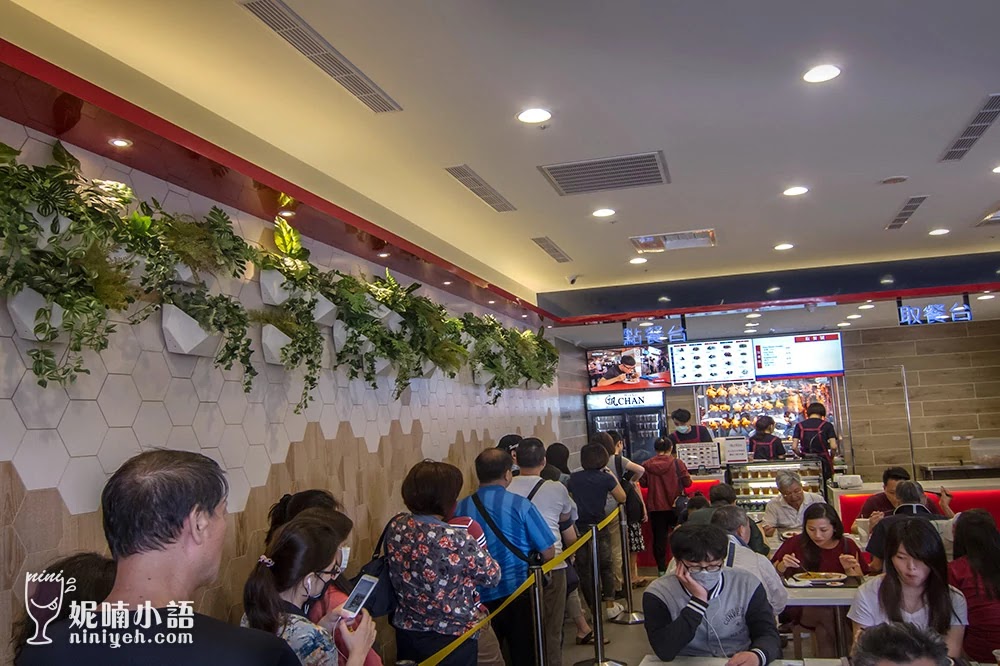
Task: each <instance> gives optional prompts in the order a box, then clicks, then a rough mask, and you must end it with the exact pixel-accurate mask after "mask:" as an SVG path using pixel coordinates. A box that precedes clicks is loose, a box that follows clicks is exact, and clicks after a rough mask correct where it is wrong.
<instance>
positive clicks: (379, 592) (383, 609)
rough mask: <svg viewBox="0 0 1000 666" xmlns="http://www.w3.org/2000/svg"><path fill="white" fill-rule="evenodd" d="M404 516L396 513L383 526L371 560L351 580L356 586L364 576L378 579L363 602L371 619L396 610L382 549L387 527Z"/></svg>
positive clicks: (393, 591) (394, 593)
mask: <svg viewBox="0 0 1000 666" xmlns="http://www.w3.org/2000/svg"><path fill="white" fill-rule="evenodd" d="M405 515H406V514H405V513H397V514H396V515H395V516H393V517H392V519H391V520H390V521H389V522H388V523H386V524H385V527H384V528H383V529H382V535H381V536H380V537H379V538H378V543H377V544H375V552H373V553H372V559H371V560H370V561H369V562H368V564H366V565H364V566H363V567H361V573H359V574H358V575H357V576H356V577H354V578H353V579H352V580H351V584H352V585H356V584H357V582H358V581H359V580H361V577H362V576H364V575H368V576H374V577H375V578H378V584H377V585H376V586H375V589H374V590H372V593H371V594H370V595H369V596H368V601H366V602H365V608H366V609H367V610H368V612H369V613H370V614H371V616H372V617H382V616H384V615H388V614H389V613H391V612H392V611H394V610H396V590H395V589H394V588H393V587H392V579H391V578H390V577H389V562H388V561H387V559H386V555H385V554H384V553H383V552H382V547H383V546H384V545H385V535H386V534H387V533H388V532H389V526H390V525H392V523H393V522H395V521H396V519H397V518H399V517H400V516H405Z"/></svg>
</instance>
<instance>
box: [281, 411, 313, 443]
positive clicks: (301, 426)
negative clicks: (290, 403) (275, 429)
mask: <svg viewBox="0 0 1000 666" xmlns="http://www.w3.org/2000/svg"><path fill="white" fill-rule="evenodd" d="M282 425H284V426H285V433H286V434H287V435H288V439H289V440H291V441H293V442H301V441H302V440H303V439H305V436H306V426H307V425H309V423H308V422H307V421H306V417H305V416H303V415H302V414H296V413H295V412H293V411H292V410H291V409H289V410H288V412H287V413H286V414H285V420H284V422H283V423H282Z"/></svg>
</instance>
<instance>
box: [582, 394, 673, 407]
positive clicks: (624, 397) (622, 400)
mask: <svg viewBox="0 0 1000 666" xmlns="http://www.w3.org/2000/svg"><path fill="white" fill-rule="evenodd" d="M642 407H663V391H642V392H636V393H611V394H591V395H588V396H587V409H588V410H590V411H600V410H604V409H637V408H642Z"/></svg>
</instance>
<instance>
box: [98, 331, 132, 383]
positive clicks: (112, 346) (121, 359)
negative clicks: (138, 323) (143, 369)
mask: <svg viewBox="0 0 1000 666" xmlns="http://www.w3.org/2000/svg"><path fill="white" fill-rule="evenodd" d="M141 352H142V348H141V347H140V346H139V339H138V338H136V337H135V333H133V332H132V327H131V326H119V327H118V329H117V330H116V331H115V332H114V333H112V334H111V338H110V339H109V340H108V348H107V349H105V350H103V351H102V352H101V359H102V360H103V361H104V367H106V368H107V369H108V372H109V373H111V374H119V375H128V374H131V373H132V371H133V370H135V364H136V362H137V361H138V360H139V354H140V353H141Z"/></svg>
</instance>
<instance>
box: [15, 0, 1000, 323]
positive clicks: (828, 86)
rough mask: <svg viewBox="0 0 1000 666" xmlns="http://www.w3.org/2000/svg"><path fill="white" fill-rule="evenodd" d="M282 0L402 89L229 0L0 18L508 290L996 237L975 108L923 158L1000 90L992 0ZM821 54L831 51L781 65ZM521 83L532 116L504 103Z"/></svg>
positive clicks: (687, 275) (23, 37)
mask: <svg viewBox="0 0 1000 666" xmlns="http://www.w3.org/2000/svg"><path fill="white" fill-rule="evenodd" d="M288 4H289V6H290V7H291V8H292V9H294V11H295V12H297V13H298V14H299V15H300V16H301V17H302V18H303V19H304V20H305V21H306V22H308V24H309V25H311V26H312V28H313V29H315V31H316V32H317V34H319V35H320V36H321V37H322V38H323V39H325V40H326V41H327V42H328V43H329V44H330V45H332V46H333V47H334V48H335V49H336V50H337V51H338V52H339V53H340V54H342V55H343V56H344V57H345V58H346V59H347V60H349V61H350V63H352V64H353V65H354V66H356V67H357V68H359V69H360V70H361V71H362V72H363V73H364V74H365V75H366V76H368V77H369V78H370V79H371V81H373V82H374V83H375V84H377V86H378V87H380V88H381V89H382V90H383V91H384V93H385V94H386V95H387V96H388V97H389V98H390V99H391V100H393V101H395V102H396V103H398V105H399V106H400V107H401V108H402V110H401V111H393V112H389V113H375V112H373V111H372V110H371V109H370V108H369V107H368V106H366V105H365V104H363V103H360V102H359V99H358V98H356V97H355V96H354V95H352V94H350V93H348V92H347V91H346V90H345V89H344V87H345V85H344V84H340V85H338V82H336V81H332V80H331V78H330V75H329V74H328V73H327V72H324V71H323V70H321V69H320V68H319V67H317V66H316V65H315V64H313V62H311V61H310V60H309V59H307V58H306V57H304V56H303V55H302V54H301V53H300V52H299V51H297V50H295V49H294V48H292V47H291V46H290V45H289V44H288V43H286V42H285V41H284V40H283V39H282V38H280V37H279V36H277V35H276V34H274V33H273V32H271V31H269V30H268V29H267V28H266V27H265V26H264V25H263V24H261V23H260V22H259V21H258V20H257V19H256V18H254V16H253V15H251V14H250V13H249V12H247V11H246V10H245V9H244V8H243V7H242V6H241V5H239V4H238V3H237V2H236V1H235V0H212V1H210V2H206V1H204V0H175V1H174V2H161V1H159V0H129V1H128V2H125V1H124V0H91V1H89V2H87V3H79V2H75V1H73V0H14V1H13V2H9V3H6V4H4V5H3V7H2V8H0V37H2V38H4V39H7V40H9V41H11V42H13V43H15V44H18V45H20V46H22V47H24V48H26V49H27V50H29V51H31V52H33V53H36V54H37V55H39V56H41V57H43V58H45V59H47V60H50V61H51V62H53V63H55V64H57V65H59V66H61V67H63V68H65V69H67V70H69V71H71V72H74V73H76V74H78V75H80V76H82V77H83V78H85V79H87V80H89V81H91V82H93V83H95V84H97V85H99V86H101V87H103V88H106V89H107V90H110V91H111V92H114V93H116V94H118V95H120V96H122V97H124V98H126V99H128V100H131V101H133V102H135V103H136V104H139V105H140V106H142V107H144V108H146V109H149V110H150V111H152V112H154V113H156V114H158V115H160V116H162V117H164V118H166V119H167V120H170V121H173V122H175V123H177V124H179V125H181V126H182V127H184V128H186V129H188V130H190V131H192V132H194V133H195V134H198V135H200V136H202V137H204V138H206V139H208V140H209V141H212V142H214V143H216V144H218V145H220V146H221V147H223V148H225V149H227V150H229V151H231V152H234V153H236V154H237V155H240V156H241V157H243V158H245V159H247V160H249V161H251V162H253V163H255V164H257V165H259V166H261V167H262V168H264V169H267V170H270V171H272V172H273V173H275V174H277V175H279V176H281V177H283V178H285V179H287V180H289V181H291V182H293V183H295V184H298V185H300V186H302V187H304V188H306V189H308V190H310V191H312V192H314V193H316V194H318V195H319V196H321V197H324V198H326V199H328V200H330V201H333V202H336V203H337V204H339V205H341V206H343V207H345V208H347V209H348V210H351V211H352V212H354V213H356V214H357V215H360V216H363V217H365V218H367V219H368V220H370V221H372V222H373V223H375V224H377V225H379V226H381V227H383V228H384V229H387V230H389V231H390V232H392V233H394V234H397V235H398V236H400V237H402V238H405V239H407V240H408V241H410V242H412V243H414V244H416V245H419V246H420V247H423V248H426V249H428V250H429V251H431V252H434V253H435V254H437V255H438V256H440V257H442V258H443V259H445V260H446V261H449V262H451V263H453V264H454V265H456V266H459V267H461V268H464V269H465V270H467V271H469V272H471V273H473V274H475V275H476V276H479V277H481V278H483V279H484V280H485V281H488V282H490V283H492V284H495V285H498V286H500V287H501V288H503V289H506V290H508V291H510V292H511V293H513V294H515V295H517V296H521V297H522V298H525V299H526V300H531V301H534V300H535V298H536V295H537V294H538V293H541V292H551V291H560V290H563V289H567V288H571V289H589V288H595V287H602V286H615V285H624V284H633V283H637V282H659V281H673V280H682V279H691V278H699V277H709V276H712V277H716V276H724V275H736V274H747V273H753V272H761V271H780V270H791V269H801V268H807V267H817V266H833V265H843V264H850V263H860V262H876V261H889V260H896V259H908V258H916V257H933V256H943V255H962V254H969V253H978V252H986V251H995V250H996V249H997V247H998V245H997V243H996V241H995V234H996V230H995V228H991V227H981V228H976V227H975V224H976V223H977V222H978V221H980V220H981V218H982V217H983V215H984V214H986V213H988V212H990V211H992V210H994V209H995V208H996V207H997V206H996V204H997V201H998V200H1000V174H995V173H993V172H992V169H993V168H994V167H996V166H998V165H1000V130H998V129H996V128H995V127H994V128H993V129H990V130H987V131H986V132H985V133H984V134H983V135H982V137H981V138H980V139H979V140H978V141H977V142H976V144H975V145H974V146H973V147H972V149H971V150H970V151H969V152H968V154H966V155H965V156H964V157H963V158H962V159H961V160H960V161H952V162H942V161H940V159H941V157H942V156H943V155H944V152H945V150H946V148H947V147H948V146H950V145H952V143H953V142H954V141H955V140H956V138H957V137H958V136H959V134H960V133H961V132H962V130H963V128H965V127H966V126H967V125H968V124H969V122H970V120H972V118H973V115H974V112H975V111H976V110H978V109H979V108H980V107H981V106H982V105H983V104H984V102H985V101H986V99H987V96H988V95H989V94H991V93H997V92H1000V77H998V75H997V72H1000V50H998V49H996V48H994V47H993V43H994V41H995V40H994V34H993V33H994V26H995V25H996V22H997V19H1000V5H998V4H997V3H996V2H994V1H993V0H963V2H962V3H961V7H962V11H960V12H959V11H955V6H954V5H953V4H951V3H941V2H939V1H937V0H884V1H883V2H879V3H871V2H868V1H865V0H846V1H844V2H839V3H832V4H831V3H827V4H818V3H801V2H797V1H796V0H772V2H770V3H769V4H768V10H769V11H767V12H761V11H760V10H759V7H757V6H755V5H754V4H753V3H745V2H741V1H740V0H717V1H716V2H712V3H680V2H677V3H640V2H626V3H624V4H623V3H604V2H599V1H596V0H593V1H584V2H580V1H578V0H573V1H572V2H571V1H570V0H553V1H552V2H546V3H521V2H472V3H460V2H447V3H445V4H440V3H399V2H395V1H392V0H364V1H361V0H352V1H339V2H332V3H317V2H309V1H308V0H288ZM823 62H833V63H836V64H838V65H839V66H840V67H841V69H842V70H843V73H842V75H841V76H840V77H838V78H836V79H834V80H833V81H830V82H828V83H823V84H806V83H804V82H803V81H802V80H801V76H802V73H803V72H805V71H806V70H807V69H809V68H810V67H812V66H813V65H816V64H819V63H823ZM534 106H538V107H544V108H548V109H549V110H551V112H552V113H553V118H552V119H551V121H549V122H548V123H547V124H546V127H545V129H540V128H539V127H538V126H529V125H524V124H521V123H519V122H518V121H517V120H516V119H515V115H516V114H517V112H519V111H520V110H521V109H523V108H527V107H534ZM660 152H662V160H663V166H664V173H669V177H668V178H664V179H663V180H664V181H669V182H665V183H664V184H660V185H654V186H647V187H638V188H631V189H621V190H601V191H597V192H591V193H586V194H576V195H567V196H560V194H559V193H558V192H557V190H556V189H554V188H553V186H552V184H551V183H550V181H549V180H548V179H547V178H546V176H545V175H544V174H543V173H542V172H541V171H540V170H539V167H541V166H546V165H549V166H551V165H562V164H564V163H568V162H576V161H585V160H595V159H600V158H612V157H621V156H628V155H635V154H653V153H660ZM454 165H468V167H469V168H470V169H472V170H474V172H475V173H476V174H478V176H480V177H481V179H482V180H483V181H484V182H485V183H486V184H487V185H488V186H490V187H492V188H494V189H495V191H496V192H497V193H498V194H499V195H500V196H501V197H502V198H503V199H505V200H507V201H509V203H510V204H511V207H513V208H516V210H513V211H507V212H498V211H497V210H495V209H494V208H492V207H490V206H488V205H485V204H484V202H483V201H482V200H480V199H478V198H477V197H476V196H474V195H473V194H472V193H470V192H469V191H468V189H466V188H465V187H463V186H462V184H461V183H459V182H457V181H456V180H455V179H454V178H453V177H452V176H451V175H449V173H448V172H447V171H446V170H445V169H446V168H447V167H451V166H454ZM894 176H906V177H907V180H906V181H905V182H903V183H901V184H895V185H883V184H880V181H882V180H883V179H886V178H889V177H894ZM800 184H801V185H805V186H807V187H808V188H809V190H810V191H809V192H808V193H807V194H805V195H802V196H798V197H787V196H783V195H782V191H784V190H785V189H786V188H788V187H790V186H792V185H800ZM917 196H926V197H927V199H926V200H924V201H923V202H922V204H921V205H920V207H919V208H918V209H917V210H916V212H915V213H914V214H913V216H912V217H911V218H910V219H909V220H908V221H907V222H906V224H905V225H903V227H902V228H901V229H899V230H896V231H886V230H885V227H886V225H887V224H889V223H890V222H892V220H893V219H895V218H896V217H897V215H898V213H899V211H900V209H901V207H903V205H904V204H905V202H906V201H907V200H909V199H910V198H912V197H917ZM602 207H607V208H612V209H614V210H615V211H616V213H615V215H613V216H610V217H606V218H595V217H592V216H591V215H590V213H591V212H592V211H593V210H594V209H596V208H602ZM937 227H946V228H949V229H950V230H951V233H950V234H948V235H946V236H937V237H932V236H929V235H928V233H927V232H928V231H930V230H931V229H933V228H937ZM708 228H711V229H715V232H716V235H717V244H716V246H715V247H706V248H695V249H686V250H679V251H673V252H666V253H662V254H651V255H644V256H646V257H647V258H648V259H649V261H648V262H647V263H645V264H643V265H639V266H636V265H631V264H629V263H628V260H629V258H631V257H633V256H634V251H633V249H632V246H631V244H630V241H629V237H631V236H639V235H644V234H655V233H664V232H675V231H685V230H691V229H708ZM534 238H548V239H551V242H552V243H554V244H555V245H556V246H557V247H558V248H560V249H561V250H562V251H563V253H564V254H565V255H566V256H568V257H570V258H572V261H570V262H567V263H558V262H556V261H554V260H553V259H552V258H551V257H550V256H547V255H546V254H545V252H543V251H542V250H541V249H539V247H538V246H537V245H536V244H535V243H534V242H533V241H532V239H534ZM779 242H790V243H793V244H794V245H795V248H794V249H793V250H790V251H787V252H775V251H774V250H773V249H772V248H773V246H774V245H775V244H777V243H779ZM571 275H573V276H576V280H575V283H574V284H573V285H572V287H570V285H569V284H568V277H569V276H571ZM578 314H587V313H585V312H580V313H578Z"/></svg>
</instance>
